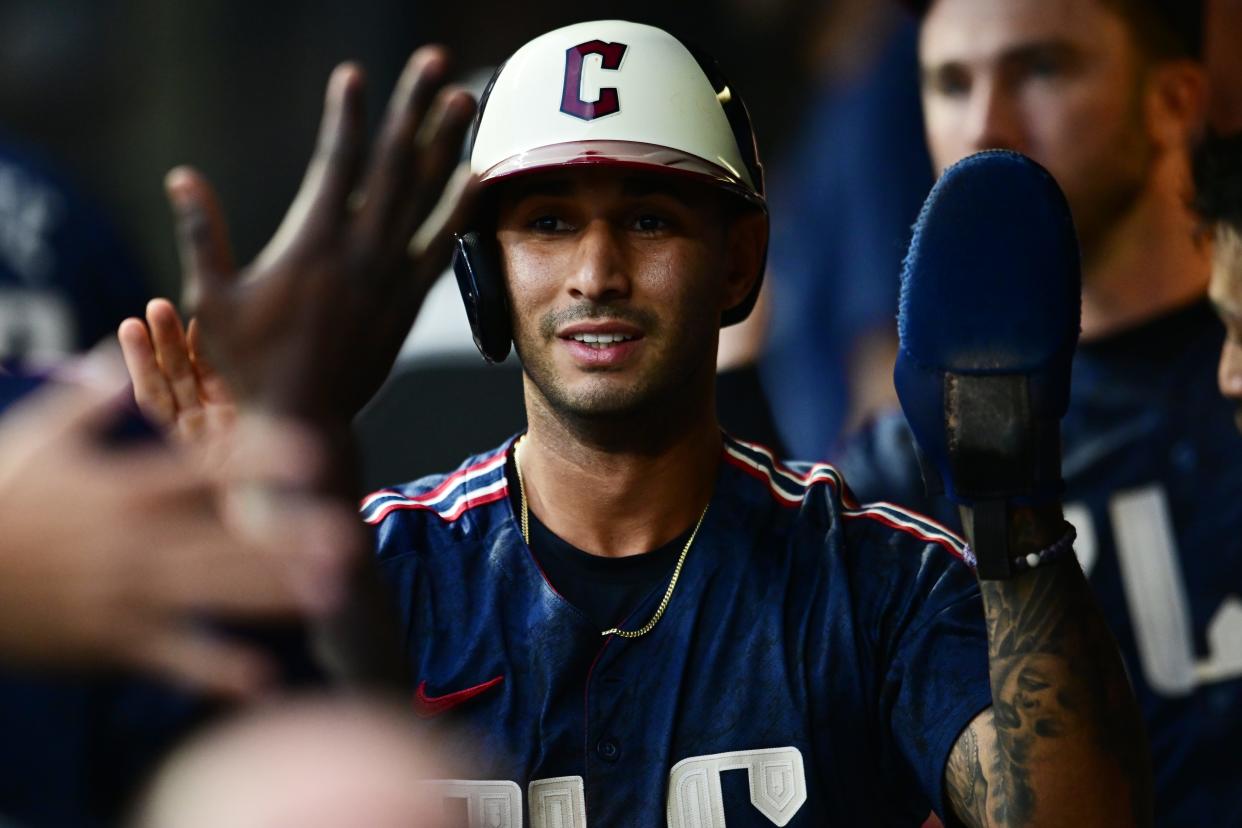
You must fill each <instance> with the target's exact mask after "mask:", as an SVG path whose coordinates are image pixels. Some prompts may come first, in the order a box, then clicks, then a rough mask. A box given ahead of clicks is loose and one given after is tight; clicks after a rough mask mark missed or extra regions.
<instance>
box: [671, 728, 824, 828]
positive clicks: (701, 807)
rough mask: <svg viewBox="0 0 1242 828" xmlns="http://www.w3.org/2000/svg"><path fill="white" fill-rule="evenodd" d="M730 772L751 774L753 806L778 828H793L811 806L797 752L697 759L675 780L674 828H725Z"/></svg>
mask: <svg viewBox="0 0 1242 828" xmlns="http://www.w3.org/2000/svg"><path fill="white" fill-rule="evenodd" d="M729 770H745V771H746V773H747V775H748V777H749V780H750V804H751V805H754V806H755V809H756V810H758V811H759V813H761V814H763V815H764V816H765V817H767V818H768V820H769V821H770V822H771V823H772V824H773V825H778V826H779V825H786V824H788V822H789V820H791V819H793V816H794V814H796V813H798V810H799V809H800V808H801V807H802V804H803V803H804V802H806V771H805V770H804V769H803V766H802V753H801V752H800V751H799V750H798V749H797V748H795V747H783V748H772V749H770V750H737V751H733V752H731V753H716V754H712V755H711V756H693V757H691V758H689V759H683V760H681V761H680V762H678V763H677V764H676V765H674V766H673V770H672V772H671V773H670V774H669V782H668V825H669V828H725V826H726V822H725V813H724V802H723V795H722V794H721V790H720V774H722V773H724V772H725V771H729Z"/></svg>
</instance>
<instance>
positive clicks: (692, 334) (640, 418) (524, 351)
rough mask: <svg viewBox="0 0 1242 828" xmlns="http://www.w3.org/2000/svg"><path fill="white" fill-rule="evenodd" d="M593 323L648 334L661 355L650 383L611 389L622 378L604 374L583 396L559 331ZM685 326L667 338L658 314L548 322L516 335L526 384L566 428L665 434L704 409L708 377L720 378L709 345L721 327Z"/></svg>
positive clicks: (577, 311)
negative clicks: (701, 401)
mask: <svg viewBox="0 0 1242 828" xmlns="http://www.w3.org/2000/svg"><path fill="white" fill-rule="evenodd" d="M587 319H592V320H603V319H614V320H618V321H624V322H628V323H631V324H634V325H637V326H638V327H640V328H641V329H642V330H643V331H644V338H645V340H646V342H645V347H647V348H655V349H656V350H654V351H651V352H648V353H644V354H643V355H642V358H643V362H644V363H646V366H645V367H646V370H645V371H644V373H643V375H642V376H635V377H634V378H633V379H632V380H631V381H629V382H626V381H625V380H623V379H620V378H618V381H616V382H609V374H610V373H614V372H612V371H610V370H609V369H599V370H597V371H589V372H587V374H588V376H589V375H596V376H597V378H598V380H599V381H597V382H592V381H588V382H586V383H582V384H581V385H583V386H585V387H579V388H575V387H573V386H572V385H571V383H568V382H566V381H565V380H564V378H563V377H562V376H561V375H560V373H558V368H557V366H556V364H555V360H554V358H553V349H554V348H556V347H558V345H557V337H556V331H557V330H559V329H560V328H562V327H563V326H564V325H567V324H571V323H573V322H577V321H583V320H587ZM685 321H686V325H685V326H683V327H682V329H681V330H680V331H679V335H678V336H676V337H672V336H667V335H663V333H664V332H663V329H662V327H661V324H660V322H659V320H658V319H656V318H655V317H654V316H653V315H651V314H647V313H645V312H642V311H636V310H633V309H625V310H616V309H612V308H608V307H596V306H579V307H578V308H574V309H570V310H569V311H561V312H552V313H549V314H546V315H545V316H544V317H543V318H542V319H541V320H540V322H539V324H538V326H537V330H535V331H533V332H527V333H523V332H522V331H520V330H515V332H514V333H515V335H514V344H515V347H516V350H517V352H518V357H519V358H520V359H521V360H522V366H523V369H524V371H525V373H526V378H527V380H528V382H529V383H530V384H531V385H533V386H534V391H535V393H536V395H537V398H538V400H537V403H538V404H539V405H540V407H543V408H545V409H546V410H547V412H548V413H549V414H551V415H552V416H554V417H555V418H556V419H557V420H560V421H561V422H562V423H564V424H566V425H569V426H571V427H573V428H575V429H585V430H590V431H598V430H600V429H606V430H609V431H616V430H621V431H625V432H641V431H647V430H651V429H656V430H664V429H667V428H669V427H671V426H672V425H673V424H674V423H675V422H676V421H677V420H678V419H679V416H678V415H679V414H680V413H681V412H684V411H686V410H687V409H691V408H693V407H694V406H695V404H696V403H697V402H698V400H697V398H698V396H699V395H700V394H701V393H702V391H701V390H700V389H701V386H702V385H703V384H704V379H703V377H704V374H705V373H706V374H707V376H708V377H709V378H712V377H714V371H715V351H714V349H712V350H711V351H710V353H707V351H708V349H707V348H706V346H705V345H704V344H703V343H706V342H715V336H714V334H715V332H716V331H717V330H718V328H717V327H716V325H717V321H716V320H715V319H711V320H706V319H702V318H700V319H695V320H685ZM709 322H710V327H709V325H708V323H709ZM657 343H658V344H657ZM616 373H620V372H616ZM709 381H710V379H709ZM532 413H533V412H532ZM653 436H654V435H653Z"/></svg>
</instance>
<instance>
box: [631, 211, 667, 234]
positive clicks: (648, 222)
mask: <svg viewBox="0 0 1242 828" xmlns="http://www.w3.org/2000/svg"><path fill="white" fill-rule="evenodd" d="M669 226H670V222H669V221H668V219H666V218H664V217H663V216H657V215H654V214H651V213H645V214H643V215H640V216H638V217H637V218H635V219H634V229H635V230H638V231H639V232H640V233H659V232H660V231H662V230H667V229H668V228H669Z"/></svg>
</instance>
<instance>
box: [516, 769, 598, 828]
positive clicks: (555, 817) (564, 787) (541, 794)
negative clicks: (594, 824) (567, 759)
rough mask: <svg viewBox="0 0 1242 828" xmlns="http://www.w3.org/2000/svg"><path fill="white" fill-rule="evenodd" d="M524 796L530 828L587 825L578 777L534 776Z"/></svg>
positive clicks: (583, 793)
mask: <svg viewBox="0 0 1242 828" xmlns="http://www.w3.org/2000/svg"><path fill="white" fill-rule="evenodd" d="M527 796H528V797H529V800H530V825H531V828H587V822H586V794H585V791H584V788H583V784H582V777H581V776H558V777H556V778H555V779H536V780H534V781H532V782H531V783H530V792H529V793H528V794H527Z"/></svg>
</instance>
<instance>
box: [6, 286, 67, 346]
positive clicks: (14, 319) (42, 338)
mask: <svg viewBox="0 0 1242 828" xmlns="http://www.w3.org/2000/svg"><path fill="white" fill-rule="evenodd" d="M76 339H77V325H76V323H75V322H74V319H73V310H72V309H71V308H70V307H69V304H68V303H67V302H66V301H65V300H64V299H63V298H62V297H61V296H60V294H57V293H53V292H51V291H46V290H25V289H17V290H13V289H0V359H11V358H21V359H23V361H25V362H28V363H33V364H34V365H50V364H51V363H53V362H58V361H60V360H62V359H64V357H65V356H66V355H68V354H70V353H72V352H73V349H74V346H75V344H76V343H75V340H76Z"/></svg>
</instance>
